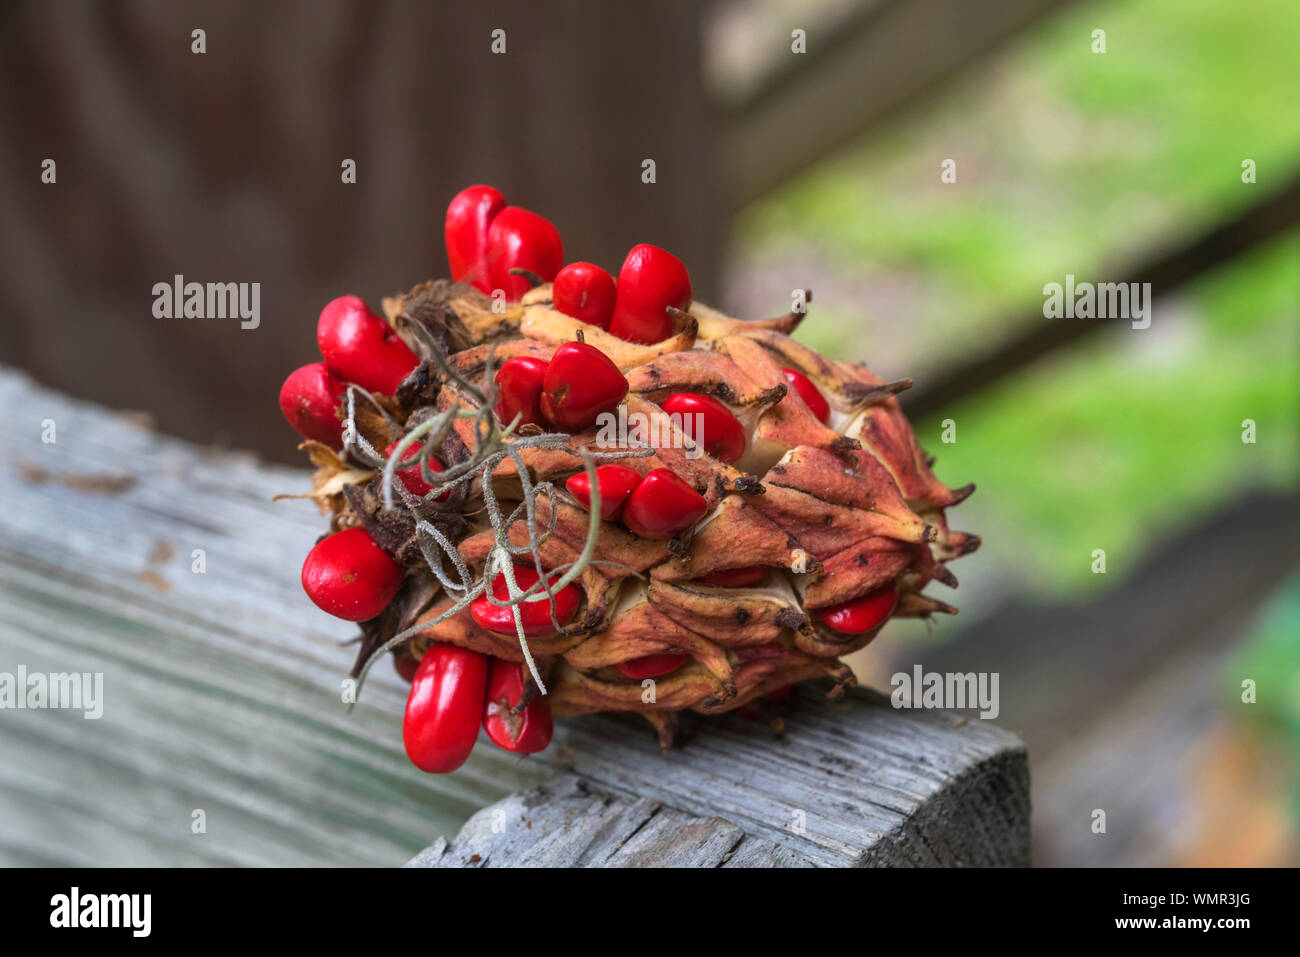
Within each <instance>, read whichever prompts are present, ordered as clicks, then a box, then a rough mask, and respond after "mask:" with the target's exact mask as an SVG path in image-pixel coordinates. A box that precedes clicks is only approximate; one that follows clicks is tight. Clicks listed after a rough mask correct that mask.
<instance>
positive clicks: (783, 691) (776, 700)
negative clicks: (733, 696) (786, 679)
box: [736, 685, 794, 720]
mask: <svg viewBox="0 0 1300 957" xmlns="http://www.w3.org/2000/svg"><path fill="white" fill-rule="evenodd" d="M793 691H794V685H782V686H781V687H779V688H776V689H775V690H772V691H769V692H768V693H767V694H765V695H763V696H762V697H763V700H765V701H771V702H772V703H773V704H780V703H781V702H782V701H784V700H785V699H786V698H788V697H790V695H791V693H792V692H793ZM736 717H738V718H748V719H751V720H757V719H759V718H762V717H763V715H762V714H761V713H760V712H759V711H758V709H757V708H755V707H753V706H752V705H748V704H742V705H741V706H740V707H739V708H737V709H736Z"/></svg>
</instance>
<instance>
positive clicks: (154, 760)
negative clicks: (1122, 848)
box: [0, 370, 1028, 866]
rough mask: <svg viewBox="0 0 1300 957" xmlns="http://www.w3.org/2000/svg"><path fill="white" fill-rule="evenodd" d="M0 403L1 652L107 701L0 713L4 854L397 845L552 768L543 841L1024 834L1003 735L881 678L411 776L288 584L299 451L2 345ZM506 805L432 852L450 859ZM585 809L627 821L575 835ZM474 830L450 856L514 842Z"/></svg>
mask: <svg viewBox="0 0 1300 957" xmlns="http://www.w3.org/2000/svg"><path fill="white" fill-rule="evenodd" d="M0 403H2V407H3V408H4V409H5V410H6V415H5V416H4V417H3V418H2V419H0V449H3V452H2V453H0V454H2V455H3V459H2V460H0V502H2V503H3V506H2V507H0V671H10V672H12V671H14V670H16V668H17V667H18V666H19V665H25V666H26V667H27V669H28V670H29V671H57V672H63V671H79V672H102V673H103V674H104V714H103V717H102V718H100V719H99V720H86V719H84V718H83V717H82V716H81V714H80V713H79V712H71V711H56V710H40V711H12V710H4V711H0V863H6V864H14V863H43V864H55V865H57V864H126V865H130V864H394V865H395V864H400V863H401V862H403V861H405V860H407V859H408V858H410V857H411V856H412V855H413V854H415V853H416V852H417V851H419V850H420V848H423V847H426V846H427V845H428V844H429V842H430V841H432V840H434V838H436V837H437V836H438V835H451V834H454V833H455V832H456V831H457V829H458V828H460V827H461V825H462V824H464V823H465V822H466V821H467V820H468V819H469V818H470V817H471V815H473V814H474V813H475V812H476V811H479V809H481V808H484V807H485V806H486V805H489V804H491V803H492V802H493V801H498V800H501V799H503V798H506V796H507V795H510V794H511V792H515V791H519V790H521V789H527V788H530V787H533V786H536V785H538V784H541V783H543V782H546V781H549V780H551V779H553V778H555V777H556V775H557V774H561V773H562V772H568V773H569V774H571V775H573V776H576V778H579V779H581V788H585V789H586V790H585V791H581V792H580V791H579V790H576V788H577V787H578V786H577V785H571V784H565V783H563V782H564V781H568V780H569V779H568V777H566V778H564V779H563V780H562V782H561V783H560V784H557V785H556V786H555V790H553V791H550V792H547V793H548V794H552V795H558V796H559V797H560V799H561V800H560V803H559V805H557V807H559V808H560V810H561V811H562V812H566V811H567V812H569V813H567V820H568V821H569V822H570V824H571V825H572V826H573V827H575V828H577V829H578V830H576V831H574V832H573V833H569V832H568V831H567V830H566V831H565V832H564V833H562V834H557V832H556V829H555V828H551V829H550V831H548V833H550V834H551V835H552V836H551V837H550V838H548V839H547V841H546V842H543V843H539V842H538V841H533V842H531V843H530V842H528V841H525V840H522V839H521V840H519V841H518V842H517V844H516V845H515V846H516V849H517V850H518V851H519V853H520V854H521V855H532V858H531V859H532V860H534V861H535V862H542V861H552V862H558V861H559V860H561V859H573V860H582V861H586V860H588V859H593V861H594V860H595V859H596V858H599V860H600V862H604V863H612V864H624V863H626V864H644V863H652V862H658V863H670V862H671V863H696V864H708V863H711V864H723V863H726V864H730V865H732V866H735V865H737V864H741V863H752V864H761V863H769V864H770V863H782V864H785V863H788V864H796V863H799V864H802V863H810V864H818V865H845V864H879V863H891V864H894V863H897V864H1014V863H1023V862H1025V861H1026V860H1027V858H1028V782H1027V771H1026V765H1025V753H1024V748H1023V745H1022V744H1021V743H1020V742H1019V740H1018V739H1016V738H1015V737H1013V736H1012V735H1010V734H1007V733H1006V732H1004V731H1001V730H999V729H997V728H995V727H992V726H990V725H988V724H986V723H983V722H980V721H978V720H972V721H970V722H968V723H965V724H959V723H955V722H954V721H953V719H952V716H950V715H945V714H940V713H924V712H900V711H895V710H894V709H892V708H890V707H888V705H887V703H885V702H884V700H883V699H881V698H880V697H879V696H872V695H869V694H859V695H855V696H853V697H852V698H851V699H849V700H847V701H844V702H840V703H827V702H825V701H822V700H821V699H820V698H818V697H817V696H816V694H815V693H814V692H813V691H807V692H801V693H800V695H798V696H797V697H796V699H795V701H794V704H793V706H792V709H791V711H790V712H789V714H788V717H787V731H786V733H785V734H784V735H783V736H781V737H780V738H776V739H773V738H772V737H771V736H770V734H769V733H768V732H767V731H766V729H765V727H764V726H763V725H761V724H758V723H755V722H746V721H743V720H742V719H739V718H734V717H726V718H721V719H715V720H709V721H703V720H701V721H697V722H695V723H694V725H693V727H694V730H695V732H696V733H695V735H694V738H693V739H692V740H691V741H690V744H689V746H688V747H687V748H685V749H683V750H679V751H674V752H672V753H670V754H666V755H665V754H663V753H661V752H660V751H659V749H658V747H657V746H656V744H655V741H654V738H653V736H652V735H651V734H650V733H649V730H648V726H646V725H645V724H644V722H642V720H641V719H640V718H635V717H632V716H628V717H626V718H609V717H589V718H584V719H580V720H576V721H568V722H562V723H561V726H560V729H559V730H558V732H557V735H556V743H555V744H554V745H553V746H552V747H551V748H550V749H549V750H548V751H547V752H544V753H543V754H542V755H539V756H537V757H535V758H531V759H519V758H516V757H513V756H511V755H508V754H506V753H505V752H502V751H499V750H497V749H495V748H491V747H482V748H479V749H478V750H477V751H476V752H475V754H474V756H473V758H471V760H470V762H469V763H468V764H467V765H466V766H465V768H463V769H462V770H461V771H459V772H457V773H456V774H454V775H449V776H427V775H423V774H421V773H420V772H418V771H416V770H415V769H414V768H412V767H410V766H409V764H408V763H407V762H406V759H405V756H404V755H403V754H402V748H401V740H400V729H399V715H400V711H401V706H402V702H403V699H404V687H403V685H402V684H401V683H400V681H399V680H398V679H397V678H396V676H395V675H394V674H392V673H391V671H390V670H389V669H387V668H383V667H381V668H379V669H377V670H376V673H375V678H374V680H373V681H372V682H371V683H369V684H368V685H367V689H366V694H365V696H364V697H363V700H362V702H361V704H360V705H358V707H357V708H356V709H355V711H354V712H352V713H351V714H349V713H348V712H347V711H346V710H345V709H344V707H343V706H342V703H341V701H340V698H339V680H340V679H341V677H342V676H343V675H344V673H345V672H346V670H347V667H348V665H349V664H350V661H351V649H348V648H343V647H340V642H341V641H343V640H345V639H347V638H349V637H350V636H351V635H352V633H353V628H352V627H351V626H349V625H347V624H345V623H341V622H335V621H333V620H331V619H329V618H327V617H326V616H325V615H322V614H321V613H319V612H318V611H317V610H316V609H315V608H314V607H312V606H311V605H310V603H309V602H308V601H307V599H306V598H305V597H304V596H303V595H302V592H301V588H300V586H299V583H298V568H299V564H300V561H301V557H302V555H303V554H304V553H305V552H306V550H307V549H308V548H309V547H310V545H311V543H312V542H313V541H314V540H315V538H316V537H317V536H318V535H319V534H320V532H321V531H322V529H323V528H324V524H323V520H322V519H321V517H320V516H319V515H317V514H316V512H315V509H314V508H313V507H312V506H311V505H310V504H308V503H306V502H280V503H272V502H271V501H270V499H271V496H272V495H273V494H275V493H276V492H280V491H293V490H296V489H300V488H302V487H304V485H305V482H306V475H305V473H304V472H301V471H296V470H292V469H285V468H274V467H266V466H263V465H259V464H258V463H256V462H254V461H252V460H250V459H247V458H243V457H239V456H231V455H221V454H216V453H209V452H204V451H203V450H197V449H195V448H194V447H192V446H188V445H186V444H184V443H181V442H178V441H175V440H171V439H166V438H162V437H159V436H158V435H156V434H154V433H152V432H150V431H148V430H147V429H144V428H141V427H139V426H138V425H135V424H132V423H131V422H129V421H126V420H124V419H122V418H120V417H117V416H114V415H113V414H112V413H109V412H106V411H105V410H102V409H99V408H96V407H94V406H91V405H87V404H84V403H78V402H73V401H71V400H68V399H66V398H65V397H62V396H59V395H58V394H56V393H52V392H49V391H47V390H42V389H39V388H36V387H34V386H33V385H32V384H31V383H30V382H29V381H28V380H26V379H25V378H24V377H22V376H20V375H18V374H16V373H12V372H8V371H4V370H0ZM48 423H53V426H54V429H55V434H54V437H55V441H54V442H52V443H45V442H42V432H43V430H46V431H48V430H47V426H48ZM95 476H99V477H100V479H98V480H92V479H94V477H95ZM104 476H108V477H109V478H108V480H104V479H103V477H104ZM121 478H127V479H128V481H117V479H121ZM96 487H98V488H100V490H98V491H96V490H94V489H95V488H96ZM195 549H202V550H203V556H204V562H205V569H204V571H203V573H202V574H198V573H195V571H194V570H193V561H194V557H193V556H194V551H195ZM537 798H538V795H536V794H534V795H532V796H531V797H529V796H524V797H518V798H515V797H511V798H507V800H506V803H505V804H504V805H502V809H503V810H505V811H506V813H507V817H509V814H510V813H511V808H514V807H515V806H516V804H518V803H520V802H525V801H533V802H534V807H535V808H538V810H536V811H530V813H532V814H534V815H535V816H536V817H537V819H538V820H539V821H540V820H541V817H542V812H541V810H540V807H541V805H540V804H537ZM512 802H515V803H512ZM584 802H585V803H584ZM582 808H585V809H586V810H585V811H583V810H582ZM196 810H202V811H203V812H204V814H205V825H206V830H205V831H204V832H202V833H194V831H193V829H192V820H193V814H194V812H195V811H196ZM565 818H566V815H565V814H564V813H562V814H561V817H560V818H559V819H560V820H564V819H565ZM494 819H495V818H493V817H492V815H491V809H489V811H488V812H485V815H480V816H479V817H478V818H477V819H476V821H478V822H479V823H472V824H471V825H470V826H469V827H468V828H467V829H466V831H465V832H464V833H463V834H462V835H461V837H460V838H458V839H457V840H456V842H455V843H451V844H448V843H445V842H444V843H442V844H440V845H438V846H439V847H442V848H443V849H444V854H442V855H440V856H443V857H446V859H447V860H446V862H453V861H456V860H459V859H460V856H461V855H460V849H461V848H464V847H469V846H470V845H472V844H474V842H476V841H477V842H483V841H485V840H487V837H488V835H490V834H491V830H490V828H489V831H488V835H485V834H483V832H482V830H483V829H482V826H481V824H482V822H483V821H485V820H494ZM547 820H548V821H550V820H552V819H551V818H550V817H547ZM601 822H606V823H607V824H608V825H609V827H611V828H613V829H614V831H618V829H619V828H622V829H624V830H625V831H626V833H627V835H628V837H627V839H626V840H624V841H623V842H622V843H619V844H618V845H617V846H614V845H613V844H610V843H609V842H608V841H607V840H606V838H605V837H604V836H602V837H601V838H600V839H599V840H595V839H592V840H587V839H586V838H584V837H583V834H584V833H585V831H584V830H583V829H591V828H595V829H596V830H597V831H599V830H600V828H601V827H602V826H603V825H602V824H601ZM525 830H527V829H526V827H525ZM516 837H522V835H516ZM661 838H662V840H661ZM668 838H672V839H671V840H668ZM489 843H491V854H490V855H488V854H484V853H483V852H482V851H470V852H469V853H466V854H464V855H463V856H464V858H465V859H466V860H468V858H469V857H470V856H472V854H473V853H479V854H480V857H481V858H487V857H488V856H491V857H492V858H493V860H495V861H496V862H497V863H505V862H506V861H507V859H508V858H507V855H506V853H505V850H504V847H503V846H501V845H500V844H499V842H495V843H494V842H489ZM474 846H480V845H478V844H474ZM481 846H483V847H487V846H488V845H487V844H481ZM656 848H658V850H656ZM566 855H567V858H566ZM584 855H585V856H584ZM601 855H604V856H603V857H602V856H601ZM656 855H658V856H656ZM728 855H730V856H729V857H728ZM444 863H445V862H444Z"/></svg>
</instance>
